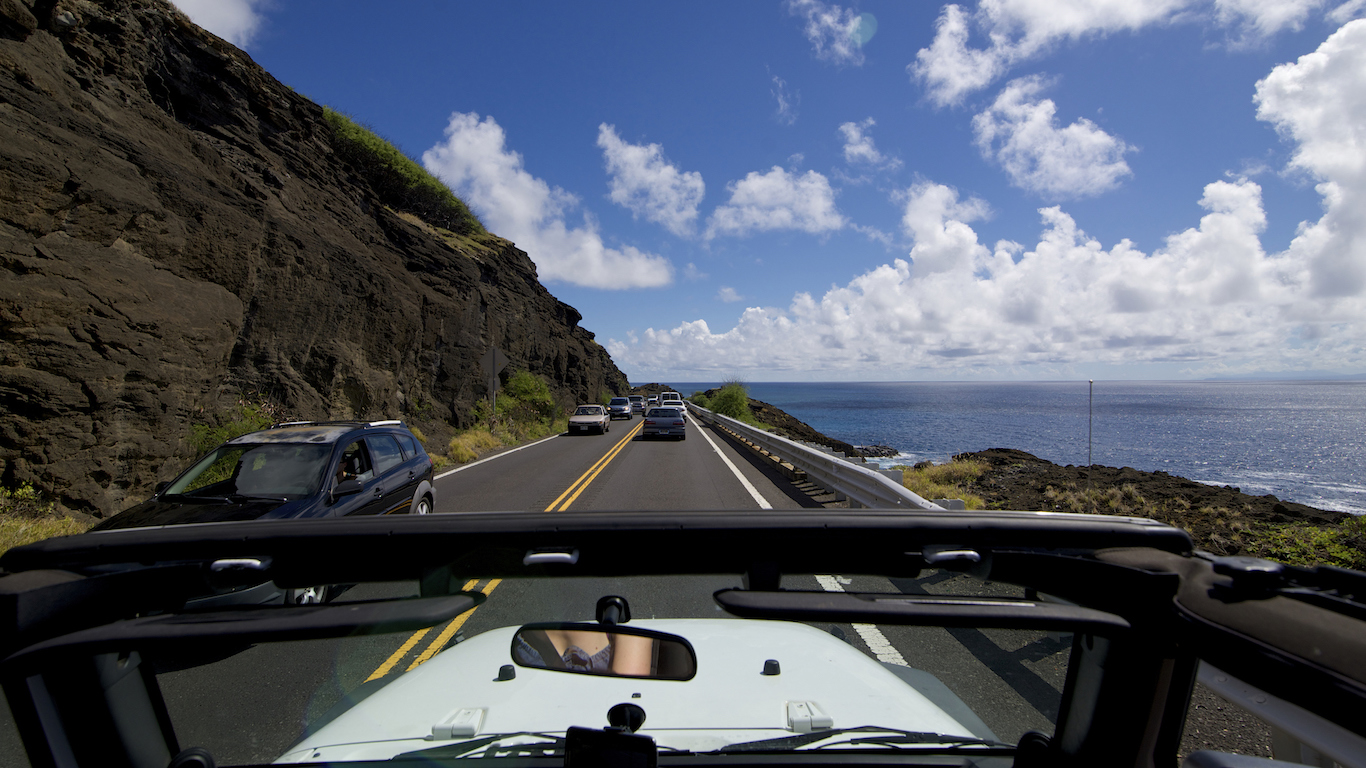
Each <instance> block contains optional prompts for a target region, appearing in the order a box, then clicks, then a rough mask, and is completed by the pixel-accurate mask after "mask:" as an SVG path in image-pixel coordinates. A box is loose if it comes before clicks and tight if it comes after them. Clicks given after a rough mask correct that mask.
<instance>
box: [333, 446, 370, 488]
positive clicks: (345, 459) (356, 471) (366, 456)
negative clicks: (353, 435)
mask: <svg viewBox="0 0 1366 768" xmlns="http://www.w3.org/2000/svg"><path fill="white" fill-rule="evenodd" d="M374 470H375V466H374V464H373V463H372V462H371V461H370V452H369V451H368V450H366V449H365V442H364V441H361V440H357V441H355V442H353V443H351V444H350V445H348V446H346V449H345V450H343V451H342V457H341V461H340V462H338V464H337V482H341V481H342V480H348V479H351V478H355V479H356V480H360V481H361V482H365V481H366V480H369V479H370V478H372V477H374V476H375V471H374Z"/></svg>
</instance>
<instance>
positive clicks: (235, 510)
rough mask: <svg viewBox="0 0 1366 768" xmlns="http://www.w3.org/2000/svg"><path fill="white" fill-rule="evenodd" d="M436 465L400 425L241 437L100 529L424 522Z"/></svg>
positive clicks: (338, 424)
mask: <svg viewBox="0 0 1366 768" xmlns="http://www.w3.org/2000/svg"><path fill="white" fill-rule="evenodd" d="M432 477H433V472H432V460H431V458H430V457H428V456H427V452H426V451H424V450H423V448H422V444H421V443H420V442H419V441H418V440H417V439H416V438H415V437H414V436H413V433H412V432H411V431H409V429H408V428H407V427H406V426H405V425H404V424H403V422H401V421H373V422H359V421H335V422H291V423H288V424H277V425H275V426H274V427H271V428H270V429H264V430H261V431H259V432H252V433H250V434H246V435H242V436H241V437H235V438H233V439H231V440H229V441H227V442H226V443H223V444H222V445H220V446H218V447H217V448H215V449H214V450H213V451H211V452H210V453H208V454H207V455H205V456H203V457H202V458H200V459H199V461H196V462H195V463H194V465H193V466H191V467H190V468H189V469H187V470H185V472H183V473H182V474H181V475H180V476H179V477H177V478H176V479H174V480H172V481H171V482H169V483H163V484H162V485H161V486H159V487H158V488H157V491H156V493H154V494H153V495H152V498H150V499H148V500H147V501H144V502H142V503H141V504H138V505H137V506H134V507H131V508H129V509H126V510H124V511H123V512H120V513H119V514H117V515H115V516H113V517H111V518H109V519H108V520H105V521H104V522H102V523H100V524H99V525H97V526H95V528H94V530H97V531H104V530H110V529H114V528H137V527H143V526H153V525H173V524H179V523H206V522H220V521H225V520H255V519H258V518H324V517H344V516H347V515H388V514H393V513H408V512H411V513H413V514H419V515H425V514H428V513H430V512H431V511H432V508H433V505H434V504H435V493H434V491H433V490H432Z"/></svg>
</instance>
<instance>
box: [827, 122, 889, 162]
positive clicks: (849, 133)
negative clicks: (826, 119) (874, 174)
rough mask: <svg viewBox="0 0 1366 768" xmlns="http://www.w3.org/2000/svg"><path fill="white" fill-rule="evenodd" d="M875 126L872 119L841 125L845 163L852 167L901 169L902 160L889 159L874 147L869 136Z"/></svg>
mask: <svg viewBox="0 0 1366 768" xmlns="http://www.w3.org/2000/svg"><path fill="white" fill-rule="evenodd" d="M874 125H877V123H875V122H873V118H871V117H870V118H867V119H866V120H864V121H863V122H861V123H853V122H849V123H844V124H842V125H840V133H842V134H844V161H845V162H846V163H849V164H850V165H871V166H873V167H876V168H888V169H892V168H897V167H899V166H900V165H901V161H900V160H898V159H896V158H893V157H887V156H886V155H884V154H882V153H881V152H879V151H878V149H877V147H876V146H874V144H873V137H872V136H869V135H868V134H867V131H868V129H870V128H872V127H873V126H874Z"/></svg>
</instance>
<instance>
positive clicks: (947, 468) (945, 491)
mask: <svg viewBox="0 0 1366 768" xmlns="http://www.w3.org/2000/svg"><path fill="white" fill-rule="evenodd" d="M901 469H902V470H903V479H902V481H901V484H902V485H904V486H906V488H907V489H909V490H910V491H911V492H912V493H914V494H916V495H918V496H920V497H921V498H925V499H962V500H963V504H964V505H965V506H966V507H967V508H968V509H986V502H985V501H984V500H983V499H982V497H981V496H978V495H976V494H973V493H969V492H968V491H967V490H966V488H967V486H970V485H972V484H973V483H974V482H976V481H977V479H978V478H979V477H981V476H982V475H983V473H985V472H986V471H987V469H988V466H987V463H986V462H984V461H973V460H970V459H969V460H964V461H950V462H949V463H947V464H931V463H929V462H925V463H922V464H919V465H917V466H914V467H902V468H901Z"/></svg>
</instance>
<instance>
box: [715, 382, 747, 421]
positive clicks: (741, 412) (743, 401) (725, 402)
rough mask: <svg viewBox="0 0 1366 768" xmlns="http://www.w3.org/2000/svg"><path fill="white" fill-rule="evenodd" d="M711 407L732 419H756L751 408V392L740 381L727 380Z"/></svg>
mask: <svg viewBox="0 0 1366 768" xmlns="http://www.w3.org/2000/svg"><path fill="white" fill-rule="evenodd" d="M711 409H712V410H713V411H716V412H717V413H719V414H721V415H722V416H729V417H731V418H732V419H739V420H740V421H746V422H752V421H754V414H753V412H751V411H750V409H749V393H748V392H746V391H745V386H744V385H743V384H740V383H738V382H734V381H732V382H727V383H726V385H725V386H723V387H721V391H719V392H717V393H716V395H715V396H714V397H712V399H711Z"/></svg>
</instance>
